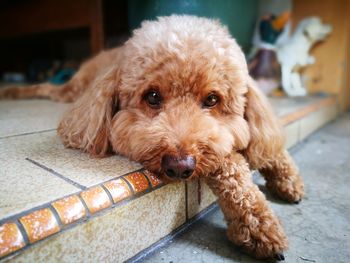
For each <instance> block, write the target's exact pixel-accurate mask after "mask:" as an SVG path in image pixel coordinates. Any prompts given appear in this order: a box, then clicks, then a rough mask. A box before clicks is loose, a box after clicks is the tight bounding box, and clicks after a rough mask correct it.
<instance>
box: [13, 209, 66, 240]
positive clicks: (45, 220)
mask: <svg viewBox="0 0 350 263" xmlns="http://www.w3.org/2000/svg"><path fill="white" fill-rule="evenodd" d="M19 221H20V222H21V224H22V225H23V227H24V229H25V230H26V232H27V235H28V239H29V242H30V243H34V242H36V241H38V240H41V239H43V238H45V237H48V236H50V235H52V234H54V233H56V232H58V231H59V230H60V227H59V226H58V222H57V220H56V218H55V216H54V214H53V213H52V211H51V210H50V208H44V209H41V210H37V211H35V212H32V213H30V214H29V215H26V216H23V217H21V218H20V219H19Z"/></svg>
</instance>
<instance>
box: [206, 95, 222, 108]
mask: <svg viewBox="0 0 350 263" xmlns="http://www.w3.org/2000/svg"><path fill="white" fill-rule="evenodd" d="M218 102H219V97H218V96H216V95H215V94H209V96H208V97H207V98H206V99H205V101H204V102H203V107H205V108H212V107H214V106H215V105H216V104H217V103H218Z"/></svg>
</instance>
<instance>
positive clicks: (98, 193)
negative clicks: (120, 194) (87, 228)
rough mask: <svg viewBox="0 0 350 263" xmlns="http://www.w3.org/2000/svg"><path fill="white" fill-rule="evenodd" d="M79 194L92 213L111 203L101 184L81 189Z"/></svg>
mask: <svg viewBox="0 0 350 263" xmlns="http://www.w3.org/2000/svg"><path fill="white" fill-rule="evenodd" d="M80 196H81V197H82V198H83V200H84V201H85V204H86V206H87V207H88V208H89V211H90V213H92V214H94V213H96V212H98V211H100V210H102V209H105V208H107V207H110V206H111V205H112V202H111V200H109V197H108V195H107V193H106V191H105V190H104V189H103V188H102V187H101V186H96V187H93V188H90V189H88V190H86V191H83V192H81V193H80Z"/></svg>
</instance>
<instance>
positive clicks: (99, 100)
mask: <svg viewBox="0 0 350 263" xmlns="http://www.w3.org/2000/svg"><path fill="white" fill-rule="evenodd" d="M150 90H155V91H157V92H158V93H159V94H160V95H161V97H162V103H161V105H160V106H159V107H158V108H152V107H150V105H149V104H147V102H146V101H145V94H147V92H148V91H150ZM213 93H214V94H216V96H217V97H218V98H219V101H218V103H217V104H216V105H215V106H214V107H212V108H208V107H203V101H205V100H206V98H207V97H208V95H209V94H213ZM0 96H2V97H16V98H21V97H28V96H36V97H49V98H51V99H53V100H57V101H64V102H70V101H75V103H74V104H73V107H72V109H71V110H70V111H68V112H67V113H66V114H65V116H64V117H63V119H62V121H61V123H60V124H59V127H58V133H59V135H60V137H61V139H62V141H63V143H64V145H65V146H66V147H71V148H78V149H82V150H83V151H86V152H88V153H90V154H92V155H94V156H100V157H102V156H105V155H106V154H108V153H109V152H113V151H114V152H116V153H118V154H121V155H124V156H127V157H129V158H130V159H131V160H134V161H138V162H141V163H142V164H143V165H144V166H145V168H147V169H148V170H150V171H152V172H154V173H156V174H160V175H162V174H163V173H164V171H163V170H162V165H161V160H162V157H163V156H164V155H165V154H172V155H175V156H176V155H181V154H186V155H190V156H194V157H195V159H196V167H195V170H194V173H193V175H192V177H198V176H200V177H203V178H205V180H206V181H207V183H208V185H209V186H210V187H211V189H212V190H213V192H214V193H215V194H216V195H217V196H218V198H219V203H220V205H221V208H222V210H223V212H224V215H225V218H226V220H227V223H228V232H227V234H228V237H229V239H230V240H232V241H233V242H234V243H235V244H236V245H238V246H241V247H242V248H243V249H245V250H246V251H248V252H250V253H251V254H253V255H255V256H256V257H258V258H269V257H276V255H277V257H281V256H280V254H281V253H282V252H283V250H285V249H286V248H287V239H286V236H285V234H284V231H283V229H282V227H281V225H280V223H279V221H278V219H277V218H276V216H275V215H274V214H273V212H272V210H271V209H270V207H269V205H268V203H267V201H266V199H265V196H264V195H263V194H262V193H261V192H260V191H259V189H258V187H257V186H256V185H255V184H254V183H253V182H252V177H251V171H250V169H258V170H259V171H260V172H261V173H262V174H263V176H264V177H265V178H266V180H267V188H268V189H270V190H271V191H272V192H273V193H275V194H277V195H278V196H279V197H280V198H282V199H285V200H287V201H289V202H299V201H300V200H301V198H302V196H303V182H302V179H301V177H300V176H299V175H298V170H297V168H296V166H295V165H294V163H293V161H292V159H291V157H290V156H289V154H288V153H287V151H286V150H284V146H283V144H284V140H283V136H282V133H281V128H280V126H279V122H278V119H277V118H276V117H275V115H274V114H273V112H272V110H271V108H270V106H269V104H268V102H267V99H266V98H265V97H264V96H263V95H262V93H261V92H260V91H259V90H258V89H257V88H256V87H255V84H254V82H253V80H252V79H251V78H250V76H249V75H248V70H247V65H246V61H245V57H244V55H243V53H242V51H241V49H240V48H239V46H238V45H237V44H236V42H235V40H234V39H233V38H232V37H231V36H230V34H229V33H228V30H227V29H226V28H225V27H223V26H222V25H221V24H220V23H219V22H218V21H213V20H209V19H205V18H198V17H194V16H170V17H161V18H158V20H157V21H152V22H144V23H143V24H142V27H141V28H140V29H138V30H135V31H134V34H133V37H132V38H131V39H130V40H129V41H127V42H126V43H125V45H124V46H123V47H121V48H116V49H113V50H110V51H106V52H102V53H101V54H100V55H98V56H97V57H95V58H93V59H91V60H90V61H88V62H86V63H85V64H84V65H83V66H82V67H81V69H80V71H79V72H78V73H77V74H76V75H75V76H74V78H73V79H72V80H71V81H70V82H68V83H67V84H65V85H63V86H61V87H53V86H52V85H49V84H41V85H37V86H32V87H29V88H26V89H22V88H11V89H5V90H3V91H1V95H0Z"/></svg>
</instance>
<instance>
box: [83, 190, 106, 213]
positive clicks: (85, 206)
mask: <svg viewBox="0 0 350 263" xmlns="http://www.w3.org/2000/svg"><path fill="white" fill-rule="evenodd" d="M80 194H81V192H80V193H79V194H78V195H77V196H78V198H79V199H80V202H81V203H82V204H83V206H84V208H85V212H86V218H87V219H89V218H90V217H91V213H90V210H89V208H88V206H87V204H86V203H85V200H84V198H82V197H81V195H80ZM102 211H103V210H102Z"/></svg>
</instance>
